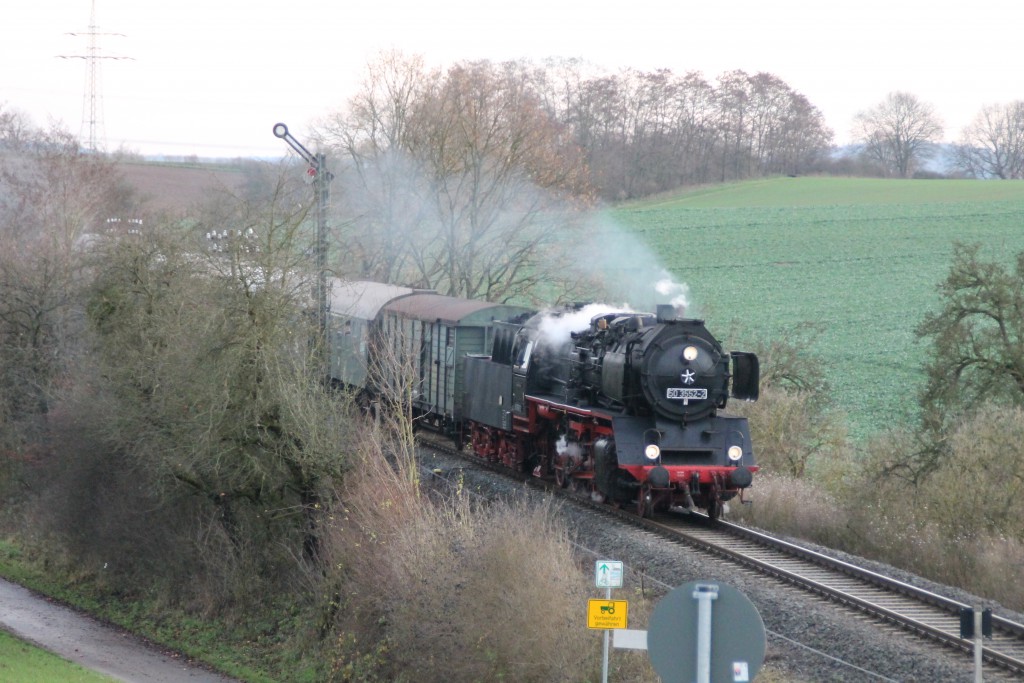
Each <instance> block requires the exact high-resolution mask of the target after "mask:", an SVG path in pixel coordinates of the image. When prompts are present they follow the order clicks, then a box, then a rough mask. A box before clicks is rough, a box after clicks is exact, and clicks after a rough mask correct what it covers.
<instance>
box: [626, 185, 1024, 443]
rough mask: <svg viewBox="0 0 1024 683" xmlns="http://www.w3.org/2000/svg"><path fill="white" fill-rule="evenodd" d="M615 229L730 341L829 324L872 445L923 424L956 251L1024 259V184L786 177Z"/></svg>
mask: <svg viewBox="0 0 1024 683" xmlns="http://www.w3.org/2000/svg"><path fill="white" fill-rule="evenodd" d="M611 217H612V219H613V221H614V222H615V223H617V224H618V225H619V226H621V227H622V228H624V229H625V230H627V231H628V232H630V233H632V234H633V235H635V237H636V238H639V240H640V241H642V242H643V243H645V244H646V245H647V246H648V247H649V248H650V249H651V250H652V251H653V252H655V254H657V258H658V259H659V261H660V265H662V266H664V267H665V268H666V269H667V270H668V271H669V272H671V273H672V274H673V275H674V276H675V277H676V278H677V279H678V280H680V281H683V282H686V283H687V284H688V285H689V286H690V290H691V300H692V305H691V309H690V311H689V314H691V315H694V316H699V317H704V318H706V319H707V321H708V324H709V326H711V328H712V329H713V330H715V331H717V332H718V333H719V334H720V336H726V337H728V333H729V332H730V331H733V330H735V331H736V332H735V334H736V336H737V337H738V338H750V337H753V336H757V337H760V338H763V339H769V338H772V337H774V336H775V335H779V334H787V333H788V331H790V330H792V329H793V328H794V327H795V326H797V325H799V324H800V323H804V322H812V323H817V324H820V325H821V326H822V331H821V334H820V335H819V336H818V337H817V341H816V343H815V345H814V347H813V349H814V351H815V353H816V355H818V356H819V357H820V358H821V359H822V361H823V363H824V365H825V368H826V372H827V379H828V381H829V383H830V385H831V387H832V390H833V394H834V398H835V403H836V406H837V407H838V408H839V409H841V410H843V411H844V412H846V413H847V414H848V415H849V418H850V423H851V427H852V429H853V433H854V434H855V435H856V436H859V437H863V436H867V435H869V434H871V433H872V432H874V431H875V430H876V429H877V428H878V427H883V426H888V425H891V424H892V423H893V422H896V421H899V420H906V419H908V418H911V417H912V416H913V415H914V413H915V410H916V393H917V390H918V388H919V387H920V386H921V382H922V378H923V375H922V372H921V363H922V359H923V356H924V354H925V353H926V352H927V346H926V345H925V344H923V343H921V342H920V341H919V340H918V339H917V338H916V336H915V334H914V328H915V327H916V326H917V324H918V323H919V322H920V321H921V320H922V317H923V316H924V314H925V312H926V311H934V310H937V307H938V305H939V295H938V292H937V289H936V287H937V285H938V284H939V283H940V282H941V281H942V280H943V279H944V278H945V276H946V274H947V272H948V270H949V266H950V263H951V254H952V249H953V244H954V242H956V241H961V242H978V243H981V244H982V245H984V249H983V255H984V256H985V257H987V258H1002V259H1005V260H1006V262H1007V263H1008V264H1009V263H1010V262H1011V258H1012V256H1013V255H1014V254H1016V253H1018V252H1020V251H1024V182H1018V181H974V180H878V179H848V178H777V179H771V180H759V181H751V182H747V183H736V184H729V185H721V186H715V187H710V188H702V189H698V190H694V191H690V192H685V193H681V194H678V195H674V196H672V197H660V198H658V199H656V200H649V201H645V202H639V203H632V204H629V205H622V206H619V207H617V208H615V209H614V210H612V211H611ZM723 331H725V332H726V334H725V335H723V334H721V333H722V332H723Z"/></svg>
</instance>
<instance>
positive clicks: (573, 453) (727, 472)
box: [332, 283, 759, 518]
mask: <svg viewBox="0 0 1024 683" xmlns="http://www.w3.org/2000/svg"><path fill="white" fill-rule="evenodd" d="M346 291H348V292H358V293H359V298H358V299H357V300H355V301H352V300H349V299H347V298H346V297H345V296H344V295H343V294H344V292H346ZM334 292H335V298H334V299H333V300H332V321H333V322H334V324H333V326H332V328H333V330H334V332H333V333H332V339H333V340H335V343H334V344H332V368H334V369H335V373H334V378H335V379H336V380H337V381H339V382H342V383H345V384H355V385H356V386H360V387H362V388H365V389H368V390H370V391H382V390H383V389H382V387H372V386H364V385H367V384H370V383H371V380H370V379H369V375H368V374H367V373H366V372H365V371H364V370H360V369H359V368H360V367H369V366H370V365H371V364H373V363H374V360H375V359H374V358H373V356H374V354H379V353H382V352H383V349H387V350H388V351H387V352H388V353H389V354H393V353H395V352H396V351H398V350H401V351H402V352H403V353H405V354H407V355H408V356H411V357H412V359H413V362H412V369H411V371H412V372H413V374H414V375H415V377H414V381H415V382H416V384H417V389H416V391H415V392H414V397H415V398H414V406H413V407H414V409H415V410H416V412H417V413H418V415H419V416H420V418H421V419H422V420H424V421H425V422H427V423H429V424H432V425H434V426H436V427H438V428H440V429H442V430H444V431H445V432H447V433H449V434H451V435H452V436H453V437H454V438H455V439H456V440H457V441H458V442H459V443H465V444H468V445H469V446H470V447H471V449H472V452H473V453H475V454H476V455H477V456H479V457H481V458H486V459H488V460H491V461H496V462H500V463H502V464H504V465H505V466H507V467H509V468H512V469H515V470H517V471H532V472H533V473H534V474H535V475H536V476H541V477H553V478H554V479H555V480H556V481H557V482H558V483H559V484H560V485H562V486H565V487H568V486H574V487H576V488H580V489H583V490H587V491H589V492H590V493H591V495H592V496H593V497H594V498H595V499H597V500H604V501H607V502H610V503H613V504H617V505H635V506H636V510H637V512H638V513H639V514H641V515H649V514H650V513H651V512H652V511H653V510H659V509H667V508H669V507H680V508H688V509H693V508H702V509H704V510H706V511H707V513H708V515H709V516H710V517H712V518H717V517H718V516H719V514H720V513H721V511H722V505H723V503H724V502H725V501H728V500H730V499H732V498H733V497H735V496H736V495H737V494H742V491H743V490H744V489H745V488H747V487H749V486H750V484H751V482H752V479H753V472H755V471H756V470H757V466H756V463H755V459H754V453H753V448H752V445H751V442H750V431H749V428H748V425H747V421H746V419H745V418H742V417H737V416H733V415H728V414H726V413H725V412H723V409H724V408H725V407H726V404H727V402H728V399H729V398H738V399H742V400H756V399H757V396H758V380H759V369H758V360H757V357H756V356H755V355H753V354H750V353H740V352H731V353H728V352H725V351H724V350H723V348H722V346H721V344H720V343H719V342H718V340H716V339H715V337H714V336H712V334H711V333H710V332H709V331H708V330H707V328H706V327H705V326H704V322H703V321H701V320H694V319H683V318H679V317H677V314H676V312H675V310H674V309H673V308H672V307H671V306H664V307H659V310H658V313H657V315H654V314H650V313H635V312H629V311H617V310H608V309H603V310H594V309H592V308H590V307H581V306H576V307H569V308H564V309H560V310H556V311H544V312H540V313H531V312H529V311H527V310H526V309H520V308H517V307H510V306H503V305H495V304H486V303H483V302H474V301H468V300H465V299H456V298H451V297H441V296H439V295H437V294H434V293H432V292H423V291H417V290H411V289H405V288H396V287H393V286H390V285H378V284H375V283H347V284H343V285H342V284H340V283H339V285H336V287H335V290H334ZM339 292H340V293H342V295H339ZM367 302H372V304H371V305H367ZM346 311H347V312H346ZM353 330H358V334H359V335H361V336H360V337H358V338H353V337H351V335H352V333H353ZM346 335H348V336H347V338H346ZM375 349H376V351H375ZM346 368H347V370H346ZM406 371H409V369H408V368H407V369H406ZM346 372H347V374H348V375H351V376H345V373H346ZM353 379H355V380H356V381H355V382H353Z"/></svg>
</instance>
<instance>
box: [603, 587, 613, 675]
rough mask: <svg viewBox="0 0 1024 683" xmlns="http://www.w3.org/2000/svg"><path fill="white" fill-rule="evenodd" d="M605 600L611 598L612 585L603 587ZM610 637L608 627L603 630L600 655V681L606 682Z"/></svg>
mask: <svg viewBox="0 0 1024 683" xmlns="http://www.w3.org/2000/svg"><path fill="white" fill-rule="evenodd" d="M604 597H605V600H608V601H609V602H611V599H612V587H611V586H608V587H607V588H605V594H604ZM610 637H611V631H610V630H608V629H605V630H604V653H603V655H602V656H601V683H608V639H609V638H610Z"/></svg>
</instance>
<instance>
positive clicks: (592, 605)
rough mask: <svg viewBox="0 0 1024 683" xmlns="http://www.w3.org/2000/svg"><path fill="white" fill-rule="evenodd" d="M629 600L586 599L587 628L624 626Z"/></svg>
mask: <svg viewBox="0 0 1024 683" xmlns="http://www.w3.org/2000/svg"><path fill="white" fill-rule="evenodd" d="M628 614H629V602H627V601H626V600H588V601H587V628H600V629H611V628H626V616H627V615H628Z"/></svg>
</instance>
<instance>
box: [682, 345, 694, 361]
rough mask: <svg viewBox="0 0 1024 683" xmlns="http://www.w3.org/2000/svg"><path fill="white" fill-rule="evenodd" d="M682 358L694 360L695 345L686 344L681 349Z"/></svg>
mask: <svg viewBox="0 0 1024 683" xmlns="http://www.w3.org/2000/svg"><path fill="white" fill-rule="evenodd" d="M683 358H685V359H686V360H695V359H696V358H697V347H696V346H687V347H686V348H685V349H683Z"/></svg>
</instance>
